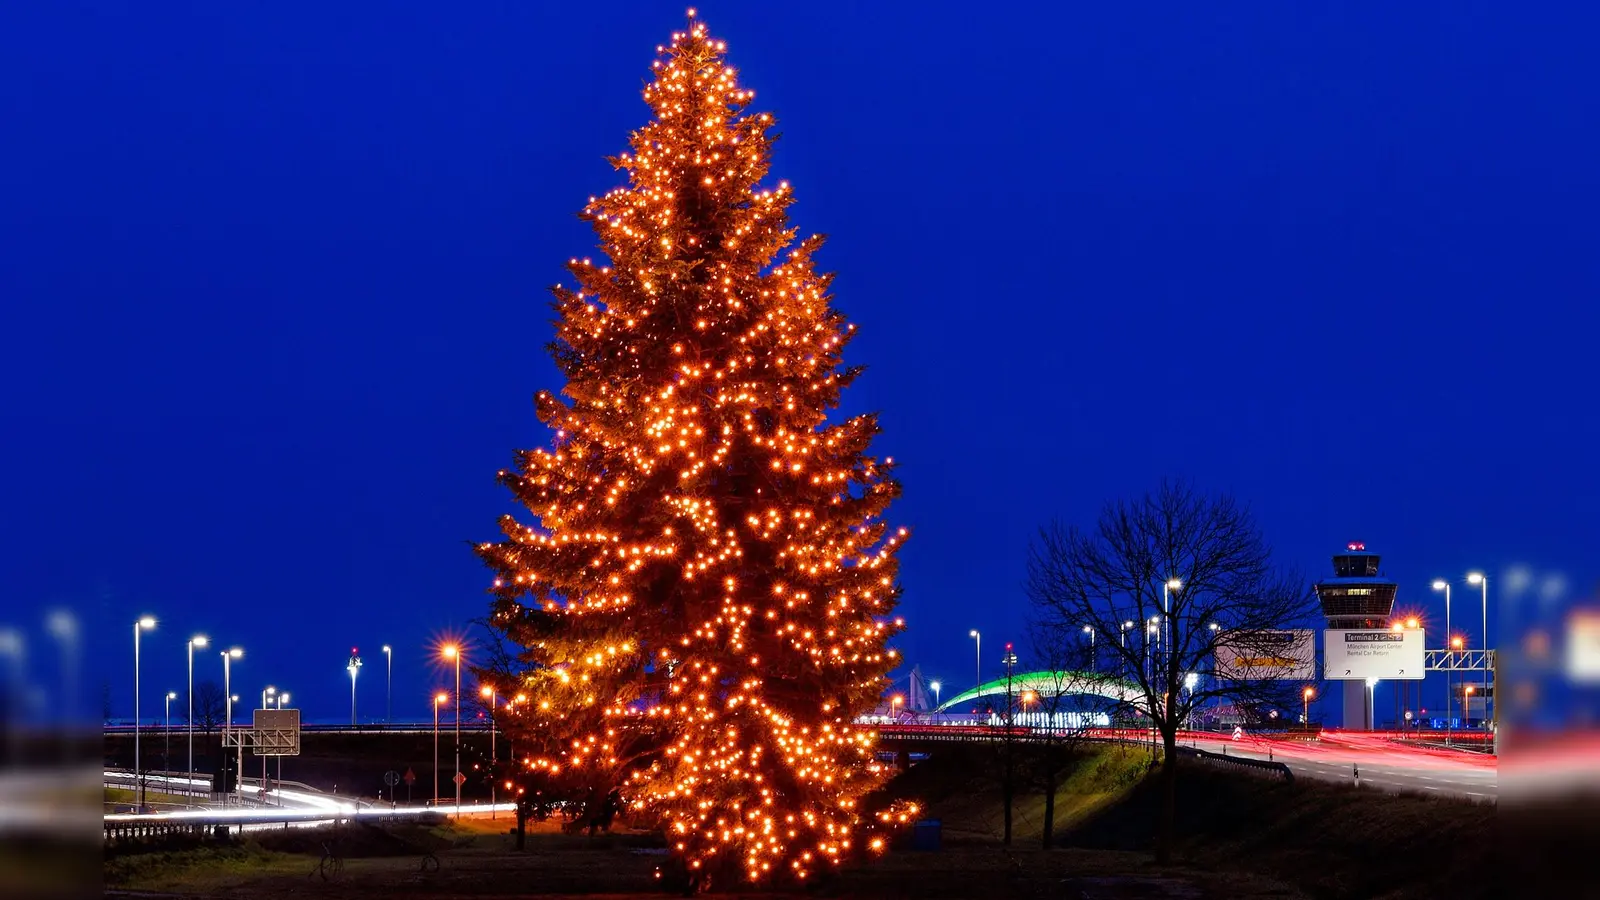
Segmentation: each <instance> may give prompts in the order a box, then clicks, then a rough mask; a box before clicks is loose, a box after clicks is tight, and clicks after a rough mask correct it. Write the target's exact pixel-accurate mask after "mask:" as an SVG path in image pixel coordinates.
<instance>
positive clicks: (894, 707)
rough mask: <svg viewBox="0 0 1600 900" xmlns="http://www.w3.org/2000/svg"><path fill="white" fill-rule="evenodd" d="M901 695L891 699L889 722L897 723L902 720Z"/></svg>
mask: <svg viewBox="0 0 1600 900" xmlns="http://www.w3.org/2000/svg"><path fill="white" fill-rule="evenodd" d="M900 702H901V701H900V695H899V694H895V695H894V696H893V697H890V698H889V721H891V722H897V721H899V719H900Z"/></svg>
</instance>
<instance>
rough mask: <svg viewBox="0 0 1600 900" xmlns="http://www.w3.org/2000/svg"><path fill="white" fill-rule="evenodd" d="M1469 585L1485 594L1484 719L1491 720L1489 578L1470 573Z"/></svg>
mask: <svg viewBox="0 0 1600 900" xmlns="http://www.w3.org/2000/svg"><path fill="white" fill-rule="evenodd" d="M1467 584H1475V585H1477V586H1478V587H1479V589H1480V590H1481V591H1482V592H1483V667H1482V668H1483V688H1484V695H1483V718H1484V721H1485V722H1487V721H1488V720H1489V694H1488V690H1489V576H1487V575H1485V574H1483V573H1482V572H1468V573H1467Z"/></svg>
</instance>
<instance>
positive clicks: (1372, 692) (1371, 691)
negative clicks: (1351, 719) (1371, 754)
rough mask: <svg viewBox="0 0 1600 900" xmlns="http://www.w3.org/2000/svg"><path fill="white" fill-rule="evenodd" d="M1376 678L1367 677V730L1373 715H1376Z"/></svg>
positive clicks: (1370, 727)
mask: <svg viewBox="0 0 1600 900" xmlns="http://www.w3.org/2000/svg"><path fill="white" fill-rule="evenodd" d="M1377 696H1378V679H1376V678H1368V679H1367V730H1368V731H1371V730H1372V727H1373V724H1374V723H1373V721H1372V719H1373V717H1374V716H1376V715H1377Z"/></svg>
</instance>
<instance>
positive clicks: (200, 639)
mask: <svg viewBox="0 0 1600 900" xmlns="http://www.w3.org/2000/svg"><path fill="white" fill-rule="evenodd" d="M206 644H207V640H206V636H205V635H203V634H197V635H195V636H194V637H192V638H189V640H188V645H189V781H190V782H193V781H194V648H196V647H204V646H206ZM189 787H190V788H193V787H194V785H193V784H190V785H189Z"/></svg>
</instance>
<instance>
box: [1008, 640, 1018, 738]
mask: <svg viewBox="0 0 1600 900" xmlns="http://www.w3.org/2000/svg"><path fill="white" fill-rule="evenodd" d="M1005 662H1006V731H1007V732H1009V731H1011V718H1012V715H1013V710H1012V706H1013V705H1014V701H1013V700H1012V699H1011V674H1012V670H1013V669H1014V668H1016V665H1017V655H1016V654H1015V653H1012V652H1011V642H1010V641H1007V642H1006V659H1005Z"/></svg>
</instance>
